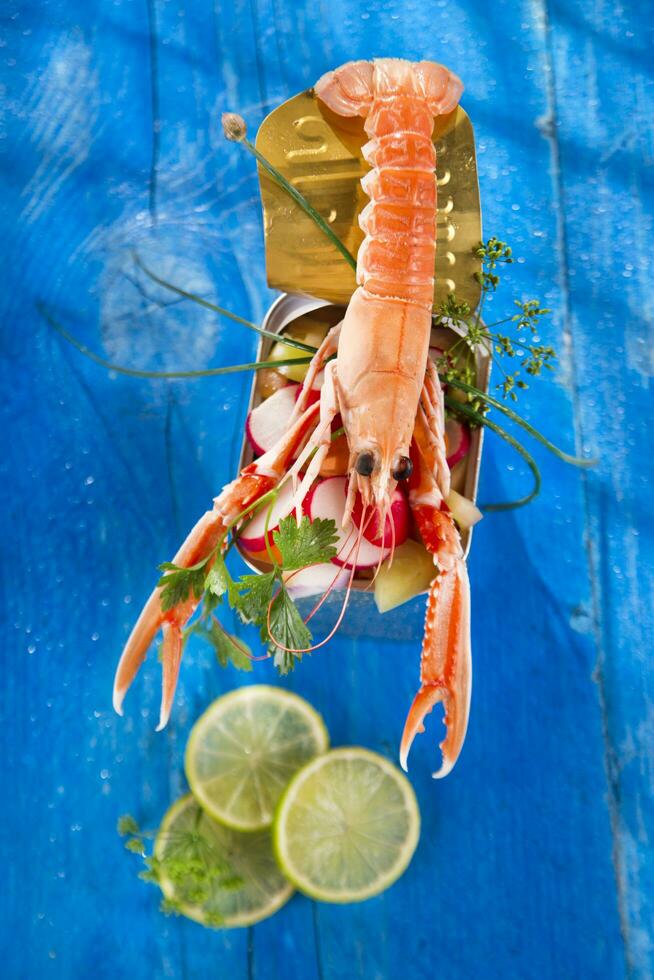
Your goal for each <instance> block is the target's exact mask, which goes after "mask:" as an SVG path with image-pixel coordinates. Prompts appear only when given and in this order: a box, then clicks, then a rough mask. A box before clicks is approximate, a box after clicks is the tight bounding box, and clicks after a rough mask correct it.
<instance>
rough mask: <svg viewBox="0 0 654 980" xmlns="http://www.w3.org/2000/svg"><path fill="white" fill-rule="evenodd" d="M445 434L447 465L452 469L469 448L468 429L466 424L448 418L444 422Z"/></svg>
mask: <svg viewBox="0 0 654 980" xmlns="http://www.w3.org/2000/svg"><path fill="white" fill-rule="evenodd" d="M445 434H446V436H447V452H448V456H447V465H448V466H449V468H450V469H452V468H453V467H454V466H456V464H457V463H458V462H459V460H460V459H463V457H464V456H466V455H467V453H468V450H469V449H470V429H469V428H468V426H467V425H462V424H461V422H457V421H456V419H448V420H447V422H446V423H445Z"/></svg>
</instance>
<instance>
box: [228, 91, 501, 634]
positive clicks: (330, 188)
mask: <svg viewBox="0 0 654 980" xmlns="http://www.w3.org/2000/svg"><path fill="white" fill-rule="evenodd" d="M367 138H368V137H367V136H366V134H365V132H364V129H363V119H360V118H355V119H344V118H343V117H340V116H336V115H334V114H332V113H331V112H329V110H327V109H326V108H325V107H324V106H323V105H322V104H321V103H319V101H318V99H317V98H316V97H315V95H314V93H313V91H312V90H308V91H306V92H303V93H301V94H300V95H297V96H295V97H294V98H292V99H289V101H288V102H285V103H283V105H281V106H279V107H278V108H277V109H275V110H274V111H273V112H271V113H270V115H268V116H267V117H266V119H265V120H264V121H263V123H262V124H261V127H260V129H259V132H258V134H257V139H256V147H257V149H258V150H260V152H261V153H262V154H263V155H264V156H265V157H266V158H267V159H268V160H269V161H270V162H271V163H272V164H273V165H274V166H275V167H276V168H277V169H278V170H279V171H280V172H281V173H282V174H283V175H284V176H285V177H286V178H287V180H289V181H290V183H291V184H292V185H293V186H295V187H297V189H298V190H299V191H300V192H301V193H302V194H303V195H304V197H306V198H307V199H308V200H309V201H310V203H311V204H312V205H313V207H314V208H316V210H317V211H318V212H319V213H320V214H321V215H322V216H323V218H325V220H326V221H328V222H329V224H330V226H331V227H332V228H333V230H334V233H335V234H336V235H337V236H338V237H339V238H340V239H341V241H343V242H344V243H345V245H346V246H347V248H348V249H349V251H350V252H351V253H352V254H353V255H356V254H357V252H358V249H359V245H360V244H361V241H362V240H363V233H362V232H361V230H360V228H359V224H358V216H359V213H360V212H361V210H362V209H363V208H364V207H365V205H366V204H367V202H368V198H367V197H366V195H365V194H364V192H363V190H362V188H361V186H360V180H361V177H363V175H364V174H365V173H366V172H367V171H368V169H369V168H368V164H367V163H366V162H365V160H364V159H363V156H362V155H361V147H362V146H363V144H364V143H365V142H366V140H367ZM433 140H434V145H435V147H436V159H437V168H436V180H437V186H438V221H437V248H436V268H435V274H436V282H435V289H434V307H435V308H438V307H439V306H440V304H441V303H442V302H443V300H444V299H445V298H446V297H447V295H449V294H453V293H455V294H456V297H457V299H459V300H466V301H467V302H468V304H469V305H470V307H471V308H472V309H474V308H475V307H476V305H477V303H478V302H479V296H480V286H479V282H478V281H477V278H476V276H475V273H476V272H478V271H479V268H480V265H479V261H478V259H477V258H476V257H475V255H474V251H473V250H474V247H475V246H476V245H477V244H478V243H479V242H480V241H481V237H482V231H481V212H480V205H479V186H478V180H477V164H476V156H475V145H474V135H473V130H472V124H471V123H470V119H469V118H468V116H467V114H466V113H465V112H464V110H463V109H461V108H460V107H458V108H457V109H455V110H454V112H452V113H450V114H449V115H447V116H442V117H437V119H436V125H435V129H434V135H433ZM259 181H260V188H261V199H262V203H263V216H264V235H265V248H266V274H267V279H268V283H269V285H270V286H271V287H272V288H274V289H279V290H282V293H283V294H282V295H281V296H279V297H278V298H277V299H276V300H275V302H274V303H273V304H272V306H271V307H270V309H269V310H268V312H267V314H266V316H265V318H264V320H263V323H262V326H263V327H264V328H265V329H266V330H269V331H270V332H272V333H275V334H283V332H284V330H285V329H286V328H287V327H288V326H289V325H290V324H291V323H293V321H294V320H296V319H298V318H299V317H301V316H304V315H305V314H308V313H313V312H315V311H317V310H321V311H323V313H324V314H326V313H327V309H326V308H328V307H334V319H333V322H334V323H336V322H338V320H339V319H341V318H342V315H343V314H344V312H345V307H346V306H347V303H348V302H349V299H350V296H351V295H352V293H353V292H354V289H355V288H356V281H355V277H354V272H353V270H352V269H351V268H350V266H349V265H348V263H347V262H345V260H344V259H343V257H342V255H341V254H340V253H339V252H338V251H337V249H335V248H334V246H333V245H332V244H331V243H330V242H329V241H328V239H327V238H326V237H325V235H324V234H323V232H321V231H320V229H319V228H318V227H317V226H316V225H315V223H314V222H313V220H312V219H311V218H310V217H309V216H308V215H307V214H305V212H304V211H303V210H302V209H301V208H300V207H299V206H298V205H297V204H295V202H294V201H293V200H292V199H291V198H290V197H289V196H288V194H287V193H286V192H285V191H284V190H283V189H282V188H281V187H280V186H279V185H278V184H277V183H276V182H275V181H274V180H273V179H272V178H271V177H270V176H269V175H268V174H267V173H266V172H265V171H264V170H263V169H262V168H259ZM339 308H340V316H339V315H338V313H339ZM452 329H453V330H454V331H455V332H460V331H459V330H458V329H457V328H454V327H452ZM272 346H273V341H272V340H271V339H270V338H268V337H261V338H260V341H259V346H258V351H257V359H258V360H268V357H269V354H270V351H271V348H272ZM490 366H491V361H490V356H489V355H488V354H487V353H485V352H478V354H477V363H476V367H477V387H478V388H480V389H481V390H482V391H487V390H488V383H489V376H490ZM260 401H261V398H260V396H259V393H258V390H257V378H256V376H255V377H254V379H253V382H252V391H251V394H250V402H249V406H248V411H251V410H252V409H254V408H256V406H257V405H258V404H259V403H260ZM482 445H483V429H475V430H473V432H472V435H471V445H470V450H469V452H468V456H467V466H466V471H465V476H464V481H463V487H462V493H463V494H464V495H465V496H466V497H468V498H469V499H470V500H473V501H476V498H477V486H478V482H479V469H480V464H481V454H482ZM252 459H253V453H252V449H251V447H250V444H249V442H248V441H247V438H245V437H244V439H243V443H242V448H241V459H240V467H243V466H247V465H248V464H249V463H250V462H252ZM471 538H472V531H468V532H467V533H465V534H463V536H462V540H463V547H464V550H465V554H466V556H467V554H468V552H469V550H470V543H471ZM239 552H240V554H241V557H242V558H243V560H244V561H245V563H246V564H247V565H248V566H249V567H250V568H252V569H253V571H257V572H262V571H265V570H267V566H265V565H263V564H261V563H259V562H253V561H251V560H250V559H249V558H248V556H247V553H246V552H245V551H244V550H243V549H241V548H239ZM353 591H354V592H355V594H353V595H352V596H351V599H350V606H349V610H348V615H347V616H346V617H345V619H344V621H343V624H342V626H341V631H342V632H344V633H346V634H350V635H355V636H356V635H361V634H364V635H366V636H378V637H380V638H388V636H392V635H398V636H402V637H403V638H405V639H409V638H410V639H420V637H421V636H422V626H423V623H422V619H423V617H422V615H418V616H416V609H415V605H414V603H415V600H412V601H411V602H408V603H405V604H404V605H403V606H399V607H397V608H396V609H393V610H391V611H390V612H387V613H384V614H383V616H373V617H371V616H370V615H369V612H370V610H369V602H370V599H371V598H372V591H371V589H370V583H369V582H366V581H355V582H354V583H353ZM368 597H370V599H369V598H368ZM342 599H343V593H342V592H334V593H332V594H331V595H330V596H329V598H328V600H327V601H326V602H325V604H324V605H323V607H322V609H321V610H320V612H319V613H318V614H317V615H316V616H315V617H314V619H313V620H312V622H313V632H314V635H316V636H318V635H320V634H321V633H322V631H323V629H325V630H326V629H328V628H329V625H330V624H331V623H332V622H333V619H334V615H335V611H334V606H339V607H340V604H341V603H342ZM298 604H299V606H300V608H301V609H303V608H304V606H305V605H306V608H307V611H308V610H309V609H310V608H312V606H313V605H314V604H315V599H301V600H299V601H298Z"/></svg>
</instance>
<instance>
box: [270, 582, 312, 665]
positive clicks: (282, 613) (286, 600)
mask: <svg viewBox="0 0 654 980" xmlns="http://www.w3.org/2000/svg"><path fill="white" fill-rule="evenodd" d="M261 638H262V639H263V640H264V642H267V643H268V646H269V648H270V651H271V652H272V653H274V655H275V660H274V663H275V667H276V668H277V670H278V671H279V673H280V674H288V673H289V672H290V671H291V670H293V669H294V667H295V664H296V662H297V661H298V660H301V659H302V654H301V653H294V652H289V651H287V650H281V649H280V648H279V647H278V646H277V643H280V644H281V645H282V646H285V647H290V648H291V651H293V650H305V649H306V648H307V647H309V646H311V639H312V637H311V631H310V630H309V628H308V627H307V625H306V623H304V621H303V619H302V617H301V616H300V613H299V611H298V608H297V606H296V605H295V603H294V602H293V600H292V599H291V597H290V595H289V594H288V592H287V591H286V588H285V586H284V585H282V586H281V589H280V591H279V593H278V594H277V595H276V596H275V599H274V601H273V604H272V606H271V609H270V633H268V628H267V625H264V626H263V627H262V630H261ZM274 641H276V642H274Z"/></svg>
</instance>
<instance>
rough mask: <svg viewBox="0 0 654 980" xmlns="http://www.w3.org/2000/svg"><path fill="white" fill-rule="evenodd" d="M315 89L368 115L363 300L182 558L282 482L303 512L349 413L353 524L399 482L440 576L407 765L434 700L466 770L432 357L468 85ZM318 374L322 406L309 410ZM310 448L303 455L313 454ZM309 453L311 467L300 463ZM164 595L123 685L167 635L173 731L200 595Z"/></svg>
mask: <svg viewBox="0 0 654 980" xmlns="http://www.w3.org/2000/svg"><path fill="white" fill-rule="evenodd" d="M315 92H316V95H317V96H318V98H319V99H321V100H322V101H323V102H324V103H325V105H326V106H328V108H329V109H331V110H332V111H334V112H336V113H338V114H340V115H344V116H356V115H359V116H363V117H365V120H366V121H365V131H366V133H367V134H368V136H369V137H370V139H369V142H368V143H366V145H365V146H364V147H363V155H364V158H365V159H366V161H367V162H368V163H369V164H370V165H371V170H370V171H369V172H368V173H367V174H366V175H365V177H364V178H363V180H362V181H361V184H362V187H363V189H364V191H365V192H366V194H367V195H368V197H369V198H370V202H369V204H368V205H367V206H366V207H365V209H364V210H363V211H362V213H361V215H360V218H359V220H360V224H361V227H362V230H363V231H364V232H365V238H364V241H363V243H362V244H361V247H360V249H359V253H358V256H357V284H358V286H357V289H356V290H355V292H354V293H353V295H352V298H351V300H350V302H349V305H348V307H347V310H346V313H345V317H344V319H343V321H342V322H341V323H340V324H338V325H337V326H336V327H334V328H332V330H331V331H330V332H329V333H328V335H327V337H326V338H325V340H324V342H323V343H322V345H321V346H320V348H319V350H318V351H317V352H316V354H315V356H314V358H313V360H312V363H311V365H310V366H309V371H308V373H307V377H306V379H305V381H304V384H303V389H302V392H301V394H300V397H299V398H298V401H297V405H296V408H295V413H294V418H293V424H292V426H291V428H290V429H289V431H288V432H287V433H286V435H285V436H284V437H283V438H282V439H281V440H280V442H279V443H278V444H277V445H276V446H275V447H274V448H273V449H271V450H270V451H269V452H268V453H266V454H265V455H264V456H261V457H260V458H259V459H257V460H256V461H255V462H254V463H252V464H250V465H249V466H248V467H246V468H245V469H244V470H243V471H242V472H241V474H240V476H239V477H237V479H236V480H234V481H233V482H232V483H231V484H229V485H228V486H227V487H225V489H224V490H223V491H222V493H221V494H220V495H219V496H218V497H217V498H216V500H215V502H214V508H213V510H212V511H210V512H208V513H207V514H205V515H204V516H203V517H202V518H201V519H200V521H199V522H198V524H197V525H196V526H195V528H194V529H193V530H192V531H191V534H190V535H189V537H188V538H187V540H186V542H185V543H184V544H183V545H182V548H181V549H180V551H179V552H178V554H177V555H176V558H175V563H176V564H177V565H182V566H185V567H188V566H190V565H192V564H194V563H195V562H197V561H199V560H201V559H202V558H203V557H205V556H206V555H207V554H209V553H210V552H211V551H212V550H213V549H215V547H216V544H217V542H219V541H220V539H221V536H223V535H225V533H226V529H227V527H228V524H229V523H230V521H231V520H233V519H234V518H235V517H236V516H237V515H238V514H239V513H240V512H241V511H242V510H243V509H244V508H246V507H248V506H250V505H252V504H254V503H255V502H256V501H257V500H258V499H259V498H261V497H262V496H263V495H264V494H265V493H266V492H267V491H268V490H270V489H271V488H272V487H274V486H276V485H277V484H278V483H279V482H280V481H281V480H282V479H285V478H287V477H288V476H291V477H292V479H293V481H294V485H295V487H296V491H295V495H294V505H295V506H296V507H297V508H299V507H300V506H301V503H302V500H303V499H304V497H305V496H306V494H307V492H308V491H309V489H310V487H311V486H312V484H313V482H314V480H315V478H316V477H317V475H318V473H319V471H320V466H321V464H322V462H323V460H324V458H325V456H326V455H327V453H328V452H329V447H330V440H331V423H332V421H333V420H334V418H335V417H336V415H337V414H339V413H340V415H341V418H342V421H343V428H344V430H345V435H346V437H347V442H348V449H349V461H348V473H349V477H350V479H349V484H348V498H347V504H346V508H345V514H344V517H343V525H344V526H347V525H348V523H349V522H350V521H351V519H352V509H353V506H354V501H355V498H356V495H357V493H358V494H360V497H361V500H362V503H363V507H364V514H371V513H372V512H373V511H376V512H377V517H378V519H379V520H380V522H381V523H380V526H381V527H384V526H385V518H386V514H387V512H388V508H389V506H390V499H391V496H392V494H393V491H394V490H395V487H396V486H397V483H398V482H400V481H408V488H409V503H410V507H411V510H412V513H413V515H414V520H415V523H416V526H417V528H418V530H419V532H420V535H421V537H422V540H423V542H424V544H425V546H426V548H427V549H428V551H429V552H430V553H431V554H432V555H433V558H434V565H435V575H434V579H433V581H432V584H431V586H430V590H429V596H428V600H427V615H426V621H425V634H424V639H423V646H422V655H421V665H420V688H419V691H418V693H417V695H416V697H415V699H414V701H413V704H412V705H411V708H410V710H409V714H408V717H407V720H406V724H405V728H404V732H403V735H402V740H401V746H400V760H401V763H402V765H403V767H404V768H406V763H407V757H408V753H409V749H410V747H411V744H412V742H413V739H414V738H415V735H416V734H417V733H418V732H420V731H424V718H425V716H426V714H427V713H428V712H429V711H431V709H432V708H433V707H434V705H435V704H437V703H438V702H443V704H444V708H445V725H446V737H445V739H444V741H443V742H442V743H441V749H442V753H443V758H442V763H441V766H440V768H439V770H438V771H437V772H436V773H434V775H435V776H437V777H442V776H445V775H447V773H448V772H449V771H450V770H451V769H452V767H453V766H454V764H455V762H456V760H457V758H458V755H459V753H460V750H461V747H462V745H463V741H464V738H465V733H466V728H467V722H468V713H469V704H470V690H471V656H470V624H469V620H470V612H469V609H470V596H469V584H468V576H467V570H466V565H465V561H464V558H463V551H462V547H461V542H460V538H459V534H458V531H457V529H456V526H455V524H454V521H453V519H452V517H451V514H450V512H449V510H448V508H447V506H446V503H445V500H446V498H447V496H448V493H449V479H450V477H449V469H448V467H447V463H446V453H445V439H444V431H445V430H444V406H443V392H442V388H441V385H440V382H439V379H438V375H437V372H436V370H435V367H434V365H433V363H432V362H431V360H430V359H429V357H428V348H429V337H430V330H431V315H432V303H433V292H434V262H435V252H436V178H435V166H436V158H435V150H434V145H433V143H432V139H431V135H432V131H433V126H434V117H435V116H437V115H442V114H446V113H449V112H451V111H453V110H454V109H455V108H456V105H457V104H458V101H459V98H460V95H461V92H462V85H461V82H460V81H459V79H458V78H457V77H456V76H455V75H453V74H452V73H451V72H449V71H448V70H447V69H446V68H444V67H443V66H442V65H437V64H434V63H432V62H418V63H411V62H407V61H403V60H399V59H390V58H383V59H376V60H375V61H374V62H365V61H358V62H350V63H348V64H346V65H343V66H342V67H341V68H339V69H337V70H336V71H333V72H329V73H327V74H326V75H324V76H323V77H322V78H321V79H320V80H319V81H318V82H317V83H316V86H315ZM319 371H324V378H325V380H324V384H323V386H322V389H321V396H320V402H319V404H314V405H310V406H308V407H307V401H308V397H307V396H308V392H309V391H310V389H311V387H312V383H313V380H314V379H315V376H316V374H317V373H318V372H319ZM298 450H300V452H299V456H298ZM294 456H296V457H297V458H296V459H295V461H294V462H292V460H293V459H294ZM160 591H161V590H160V588H157V589H155V591H154V592H153V593H152V595H151V597H150V599H149V600H148V602H147V603H146V606H145V607H144V610H143V612H142V613H141V616H140V617H139V620H138V621H137V623H136V625H135V627H134V629H133V631H132V634H131V635H130V637H129V639H128V641H127V644H126V646H125V650H124V651H123V654H122V657H121V659H120V663H119V665H118V669H117V672H116V679H115V684H114V706H115V708H116V710H117V711H118V712H119V713H120V712H121V711H122V702H123V698H124V695H125V693H126V691H127V688H128V687H129V685H130V683H131V681H132V680H133V678H134V676H135V674H136V672H137V670H138V668H139V666H140V664H141V662H142V661H143V659H144V657H145V655H146V653H147V649H148V647H149V645H150V643H151V642H152V640H153V638H154V636H155V635H156V633H157V632H158V630H159V629H160V628H161V629H162V630H163V637H164V640H163V651H162V654H163V672H164V682H163V695H162V705H161V714H160V719H159V726H158V727H159V728H162V727H164V725H165V724H166V723H167V721H168V717H169V714H170V709H171V705H172V700H173V695H174V690H175V683H176V680H177V674H178V671H179V663H180V658H181V651H182V628H183V626H184V624H185V623H186V622H187V621H188V619H189V618H190V617H191V615H192V614H193V612H194V611H195V608H196V606H197V601H196V600H194V599H193V598H192V597H191V598H189V599H188V600H187V601H186V602H184V603H181V604H180V605H178V606H176V607H174V608H173V609H170V610H167V611H163V610H162V608H161V603H160V600H159V596H160Z"/></svg>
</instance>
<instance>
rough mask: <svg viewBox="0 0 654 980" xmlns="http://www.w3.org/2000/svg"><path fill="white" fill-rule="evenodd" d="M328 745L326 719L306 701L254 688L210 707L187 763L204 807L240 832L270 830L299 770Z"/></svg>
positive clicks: (276, 690) (286, 693) (191, 742)
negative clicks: (277, 807) (281, 802)
mask: <svg viewBox="0 0 654 980" xmlns="http://www.w3.org/2000/svg"><path fill="white" fill-rule="evenodd" d="M328 747H329V736H328V733H327V729H326V727H325V723H324V721H323V719H322V718H321V716H320V715H319V714H318V712H317V711H315V709H314V708H312V707H311V705H310V704H309V703H308V702H307V701H305V700H304V698H301V697H300V696H299V695H297V694H294V693H292V692H291V691H287V690H285V689H283V688H279V687H272V686H270V685H266V684H255V685H249V686H245V687H240V688H237V689H236V690H235V691H231V692H230V693H229V694H225V695H223V696H222V697H220V698H218V699H217V700H216V701H214V702H213V704H211V705H210V706H209V707H208V708H207V710H206V711H205V712H204V714H203V715H201V716H200V718H199V719H198V720H197V722H196V723H195V725H194V726H193V729H192V731H191V734H190V737H189V740H188V744H187V746H186V753H185V759H184V766H185V769H186V777H187V779H188V782H189V785H190V787H191V790H192V792H193V795H194V796H195V798H196V800H197V801H198V803H199V804H200V805H201V806H202V807H203V809H205V810H206V811H207V813H208V814H209V815H210V816H211V817H213V818H214V819H215V820H218V821H220V822H221V823H223V824H225V825H226V826H228V827H231V828H232V829H234V830H239V831H256V830H262V829H263V828H265V827H269V826H270V824H271V823H272V820H273V816H274V812H275V806H276V804H277V802H278V800H279V797H280V796H281V794H282V793H283V791H284V789H285V787H286V785H287V784H288V782H289V780H290V779H291V777H292V776H293V775H294V774H295V772H296V771H297V770H298V769H299V768H301V767H302V766H303V765H304V764H305V763H306V762H308V761H309V760H310V759H312V758H313V757H314V756H316V755H318V754H320V753H322V752H325V751H326V750H327V748H328Z"/></svg>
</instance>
